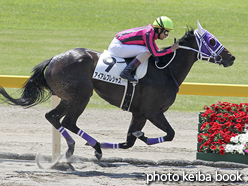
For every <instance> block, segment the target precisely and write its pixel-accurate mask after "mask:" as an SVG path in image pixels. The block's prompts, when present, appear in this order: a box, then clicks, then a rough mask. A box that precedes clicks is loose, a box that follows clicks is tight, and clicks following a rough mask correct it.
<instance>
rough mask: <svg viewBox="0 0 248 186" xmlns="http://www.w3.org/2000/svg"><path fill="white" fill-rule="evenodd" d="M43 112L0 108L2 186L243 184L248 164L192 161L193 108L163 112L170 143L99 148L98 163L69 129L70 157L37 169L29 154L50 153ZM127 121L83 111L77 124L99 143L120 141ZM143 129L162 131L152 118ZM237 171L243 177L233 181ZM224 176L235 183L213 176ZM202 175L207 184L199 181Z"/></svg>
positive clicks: (127, 116) (123, 116)
mask: <svg viewBox="0 0 248 186" xmlns="http://www.w3.org/2000/svg"><path fill="white" fill-rule="evenodd" d="M47 111H49V108H47V107H43V106H37V107H34V108H30V109H23V108H19V107H13V106H1V107H0V113H1V116H0V118H1V124H0V126H1V127H0V185H11V186H12V185H18V186H19V185H30V186H34V185H44V186H45V185H46V186H47V185H73V186H74V185H80V186H81V185H87V186H90V185H116V186H119V185H126V186H129V185H146V184H147V179H149V180H154V179H155V178H156V180H158V178H159V179H160V181H156V182H152V181H151V182H150V183H151V185H202V184H203V183H204V185H240V184H242V185H244V184H247V182H246V180H247V175H248V168H247V166H244V165H240V164H233V163H222V162H220V163H219V164H213V162H210V163H209V164H208V163H206V162H205V163H204V162H202V161H199V160H196V147H197V124H198V113H197V112H187V113H186V112H176V111H168V112H166V113H165V115H166V117H167V119H168V121H169V122H170V124H171V126H172V127H173V128H174V130H175V131H176V135H175V138H174V140H173V141H172V142H165V143H161V144H157V145H153V146H147V145H146V144H144V143H143V142H142V141H140V140H138V141H136V143H135V145H134V146H133V147H132V148H130V149H127V150H122V149H117V150H110V149H103V159H102V161H101V162H98V161H96V159H95V157H94V149H93V148H91V147H89V146H86V145H85V141H84V140H83V139H81V138H80V137H79V136H77V135H75V134H72V133H70V134H71V135H72V137H73V138H74V140H75V141H76V146H75V152H74V156H73V157H72V158H71V159H70V160H69V161H67V160H66V159H65V158H64V157H62V159H60V160H59V163H58V164H57V165H56V166H55V167H53V169H52V168H49V169H40V168H39V167H38V165H37V163H36V162H35V160H34V158H33V157H34V156H36V155H37V154H39V153H40V154H41V157H43V156H44V157H45V156H51V154H52V126H51V125H50V124H49V122H48V121H46V119H45V117H44V114H45V113H46V112H47ZM130 120H131V113H128V112H124V111H122V110H119V109H111V110H94V109H86V111H85V112H84V113H83V114H82V115H81V116H80V118H79V120H78V127H79V128H81V129H82V130H84V131H85V132H87V133H88V134H90V135H91V136H92V137H94V138H95V139H97V140H98V141H99V142H124V141H125V139H126V133H127V130H128V127H129V123H130ZM143 132H145V134H146V136H147V137H160V136H164V135H165V134H164V133H163V132H162V131H160V130H159V129H157V128H156V127H155V126H153V125H152V124H151V123H150V122H147V124H146V126H145V128H144V129H143ZM66 150H67V145H66V142H65V140H64V139H62V138H61V153H62V154H63V153H65V151H66ZM41 165H42V166H43V168H47V167H49V166H50V164H49V163H47V162H46V161H44V162H43V161H41ZM155 174H157V175H155ZM169 174H171V175H174V178H172V177H171V176H170V175H169ZM241 174H242V176H241V178H242V181H240V182H236V180H238V178H239V176H240V175H241ZM218 175H219V177H218ZM223 175H226V178H227V177H229V178H230V179H233V180H235V181H233V182H232V181H230V180H229V181H228V182H218V179H217V178H219V179H220V176H223ZM154 176H155V177H154ZM190 176H191V177H194V180H195V181H193V179H191V178H190ZM204 176H205V182H202V179H203V177H204ZM166 178H167V179H166ZM169 179H170V180H171V181H170V180H169ZM177 179H179V180H180V181H177ZM166 180H167V181H166Z"/></svg>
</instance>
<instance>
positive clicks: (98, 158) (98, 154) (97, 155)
mask: <svg viewBox="0 0 248 186" xmlns="http://www.w3.org/2000/svg"><path fill="white" fill-rule="evenodd" d="M95 156H96V158H97V160H99V161H100V160H101V159H102V153H99V152H97V151H95Z"/></svg>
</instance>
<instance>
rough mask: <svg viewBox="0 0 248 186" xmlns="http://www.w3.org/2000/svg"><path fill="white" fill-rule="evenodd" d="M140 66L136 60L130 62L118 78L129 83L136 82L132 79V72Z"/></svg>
mask: <svg viewBox="0 0 248 186" xmlns="http://www.w3.org/2000/svg"><path fill="white" fill-rule="evenodd" d="M140 64H141V62H140V61H139V60H138V59H137V58H134V59H133V61H131V62H130V63H129V64H128V65H127V66H126V68H125V69H124V70H123V71H122V72H121V74H120V77H121V78H123V79H127V80H129V81H130V82H138V81H137V80H136V79H135V78H134V71H135V70H136V68H137V67H138V66H139V65H140Z"/></svg>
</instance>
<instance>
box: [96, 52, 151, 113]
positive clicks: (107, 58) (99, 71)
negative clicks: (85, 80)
mask: <svg viewBox="0 0 248 186" xmlns="http://www.w3.org/2000/svg"><path fill="white" fill-rule="evenodd" d="M131 60H132V59H130V58H128V59H124V58H119V57H116V56H111V55H110V54H109V52H108V51H107V50H104V52H103V53H102V54H101V56H100V58H99V60H98V62H97V66H96V68H95V71H94V73H93V76H92V78H93V79H97V80H100V81H105V82H108V83H113V84H116V85H121V86H125V90H124V93H123V99H122V102H121V105H120V108H122V109H123V110H127V111H128V110H129V108H130V105H131V103H132V99H133V95H134V92H135V85H136V84H134V83H130V82H129V81H128V80H126V79H122V78H121V77H120V73H121V72H122V71H123V69H124V68H125V67H126V66H127V64H128V63H129V62H130V61H131ZM147 67H148V59H147V60H146V61H145V62H143V63H142V64H140V65H139V67H138V68H137V70H136V73H135V78H136V79H142V78H143V77H144V76H145V74H146V72H147Z"/></svg>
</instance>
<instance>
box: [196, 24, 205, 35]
mask: <svg viewBox="0 0 248 186" xmlns="http://www.w3.org/2000/svg"><path fill="white" fill-rule="evenodd" d="M197 28H198V33H199V34H200V35H201V36H202V35H203V34H204V31H203V29H202V26H201V24H200V22H199V21H198V20H197Z"/></svg>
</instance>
